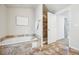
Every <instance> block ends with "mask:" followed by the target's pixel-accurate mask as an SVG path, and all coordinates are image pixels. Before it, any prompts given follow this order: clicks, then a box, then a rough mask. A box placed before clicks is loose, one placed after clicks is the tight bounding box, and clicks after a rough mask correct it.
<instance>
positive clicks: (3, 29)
mask: <svg viewBox="0 0 79 59" xmlns="http://www.w3.org/2000/svg"><path fill="white" fill-rule="evenodd" d="M6 15H7V8H6V7H5V5H0V37H4V36H5V35H6V33H7V19H6V18H7V17H6Z"/></svg>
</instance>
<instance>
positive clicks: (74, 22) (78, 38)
mask: <svg viewBox="0 0 79 59" xmlns="http://www.w3.org/2000/svg"><path fill="white" fill-rule="evenodd" d="M69 8H70V12H71V23H70V24H71V27H70V33H69V46H70V47H73V48H75V49H78V50H79V5H71V6H70V7H69Z"/></svg>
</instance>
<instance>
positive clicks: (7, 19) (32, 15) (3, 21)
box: [0, 4, 42, 54]
mask: <svg viewBox="0 0 79 59" xmlns="http://www.w3.org/2000/svg"><path fill="white" fill-rule="evenodd" d="M41 39H42V5H41V4H1V5H0V47H1V48H2V50H1V49H0V53H2V54H16V53H14V52H12V50H13V51H16V50H17V51H18V49H21V52H17V53H18V54H20V53H23V52H25V51H24V50H26V48H28V49H27V51H28V50H29V49H32V48H38V47H40V46H41V41H42V40H41ZM24 47H25V48H24ZM22 49H23V50H22ZM3 51H4V52H3ZM29 51H30V50H29Z"/></svg>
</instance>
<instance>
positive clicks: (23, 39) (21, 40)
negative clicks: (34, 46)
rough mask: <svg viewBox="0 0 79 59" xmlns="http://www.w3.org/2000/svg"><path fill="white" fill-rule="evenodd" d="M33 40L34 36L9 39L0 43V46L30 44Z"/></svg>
mask: <svg viewBox="0 0 79 59" xmlns="http://www.w3.org/2000/svg"><path fill="white" fill-rule="evenodd" d="M32 39H33V36H25V37H15V38H8V39H5V40H4V41H2V42H0V46H2V45H11V44H16V43H21V42H28V41H31V40H32Z"/></svg>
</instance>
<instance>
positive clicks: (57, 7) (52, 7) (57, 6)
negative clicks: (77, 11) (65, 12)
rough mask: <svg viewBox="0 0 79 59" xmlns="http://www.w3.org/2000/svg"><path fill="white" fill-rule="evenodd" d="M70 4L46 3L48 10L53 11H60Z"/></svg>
mask: <svg viewBox="0 0 79 59" xmlns="http://www.w3.org/2000/svg"><path fill="white" fill-rule="evenodd" d="M69 5H70V4H46V6H47V8H48V10H49V11H50V12H52V13H55V12H58V11H60V10H62V9H63V8H65V7H67V6H69Z"/></svg>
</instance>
